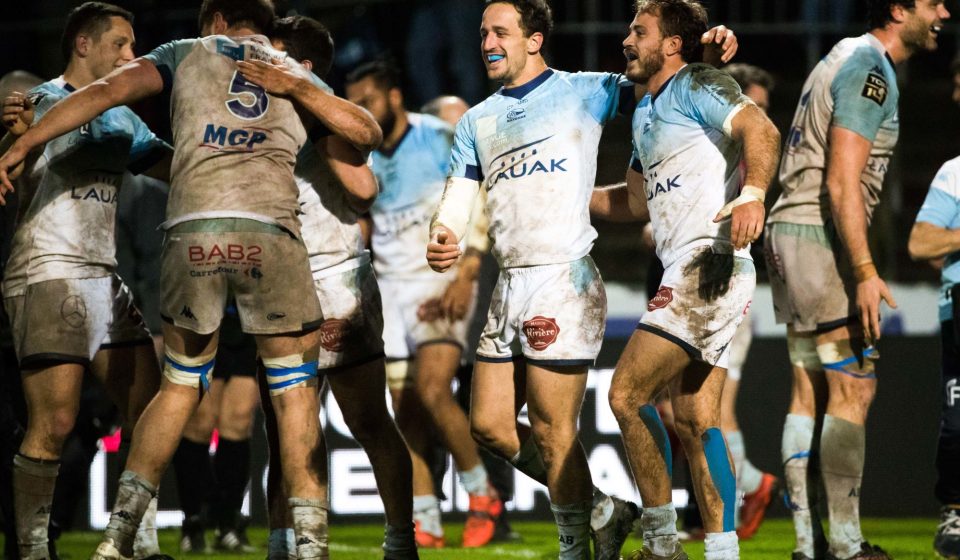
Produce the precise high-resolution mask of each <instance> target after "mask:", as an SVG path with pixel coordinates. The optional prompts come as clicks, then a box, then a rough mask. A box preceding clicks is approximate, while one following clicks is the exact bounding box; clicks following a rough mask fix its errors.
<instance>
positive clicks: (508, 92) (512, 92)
mask: <svg viewBox="0 0 960 560" xmlns="http://www.w3.org/2000/svg"><path fill="white" fill-rule="evenodd" d="M550 76H553V69H551V68H547V69H546V70H544V71H543V72H541V73H540V75H539V76H537V77H536V78H534V79H532V80H530V81H529V82H527V83H525V84H523V85H522V86H517V87H513V88H507V87H503V88H500V95H505V96H507V97H513V98H515V99H523V98H524V97H525V96H526V95H527V94H528V93H530V92H531V91H533V90H535V89H537V86H539V85H540V84H542V83H543V82H545V81H547V80H548V79H550Z"/></svg>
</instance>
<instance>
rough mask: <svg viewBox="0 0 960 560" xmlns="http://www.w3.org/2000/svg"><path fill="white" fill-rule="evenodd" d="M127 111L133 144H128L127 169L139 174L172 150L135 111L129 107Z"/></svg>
mask: <svg viewBox="0 0 960 560" xmlns="http://www.w3.org/2000/svg"><path fill="white" fill-rule="evenodd" d="M128 111H129V115H128V117H129V119H130V124H131V126H132V128H133V144H132V145H131V146H130V159H129V161H128V163H127V169H128V170H129V171H130V172H131V173H133V174H134V175H139V174H141V173H143V172H144V171H146V170H147V169H150V168H151V167H153V166H154V165H155V164H156V163H157V162H158V161H160V160H162V159H163V158H164V157H166V156H167V155H168V154H169V153H171V152H172V150H173V148H171V147H170V145H169V144H167V143H166V142H164V141H163V140H161V139H160V138H158V137H157V135H156V134H154V133H153V131H152V130H150V128H149V127H147V124H146V123H145V122H143V121H142V120H140V117H138V116H137V115H136V113H134V112H133V111H130V110H129V109H128Z"/></svg>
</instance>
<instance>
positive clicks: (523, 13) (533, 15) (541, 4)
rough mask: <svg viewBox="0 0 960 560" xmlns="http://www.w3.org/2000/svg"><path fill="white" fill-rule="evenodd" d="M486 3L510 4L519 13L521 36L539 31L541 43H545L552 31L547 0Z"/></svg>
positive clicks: (492, 0)
mask: <svg viewBox="0 0 960 560" xmlns="http://www.w3.org/2000/svg"><path fill="white" fill-rule="evenodd" d="M487 4H510V5H511V6H513V7H514V8H515V9H516V10H517V12H518V13H519V14H520V29H522V30H523V36H524V37H530V36H531V35H533V34H534V33H539V34H541V35H543V44H544V45H546V44H547V40H548V39H549V38H550V32H551V31H553V11H552V10H550V4H547V0H487Z"/></svg>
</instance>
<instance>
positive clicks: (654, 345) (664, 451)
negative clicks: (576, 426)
mask: <svg viewBox="0 0 960 560" xmlns="http://www.w3.org/2000/svg"><path fill="white" fill-rule="evenodd" d="M689 363H690V358H689V356H688V355H687V354H686V352H685V351H684V350H683V349H682V348H680V347H679V346H677V345H676V344H674V343H672V342H670V341H668V340H666V339H664V338H662V337H660V336H658V335H656V334H653V333H651V332H648V331H644V330H637V331H635V332H634V333H633V335H632V336H631V337H630V341H629V342H628V343H627V347H626V348H625V349H624V351H623V354H622V355H621V356H620V360H619V361H618V362H617V368H616V370H615V371H614V374H613V379H612V381H611V383H610V394H609V399H610V408H611V409H612V410H613V413H614V415H615V416H616V417H617V423H618V424H619V425H620V431H621V433H622V434H623V435H622V437H623V443H624V448H625V450H626V453H627V459H628V461H629V462H630V470H631V472H632V473H633V477H634V481H636V483H637V488H638V489H639V490H640V496H641V497H642V498H643V504H644V508H643V516H642V517H641V518H640V523H641V526H642V528H643V541H644V547H645V548H649V549H650V550H651V551H652V552H653V553H654V554H656V555H660V556H667V557H670V556H672V555H673V554H675V552H676V550H677V548H678V547H679V546H680V545H679V541H678V539H677V512H676V509H675V508H674V506H673V501H672V500H673V494H672V490H671V477H672V474H673V472H672V471H673V459H672V454H671V450H670V440H669V438H668V437H667V432H666V428H665V427H664V425H663V422H662V421H661V419H660V415H659V414H658V413H657V410H656V408H655V407H654V406H653V404H652V400H653V398H654V397H655V396H656V395H657V394H658V393H659V392H660V391H661V390H662V389H663V387H665V386H666V385H667V383H668V382H669V381H670V380H671V379H672V378H673V377H675V376H677V375H679V373H680V372H681V371H682V370H683V368H684V367H685V366H686V365H687V364H689Z"/></svg>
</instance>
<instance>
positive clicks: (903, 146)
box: [0, 0, 960, 516]
mask: <svg viewBox="0 0 960 560" xmlns="http://www.w3.org/2000/svg"><path fill="white" fill-rule="evenodd" d="M808 1H815V0H790V1H784V0H775V1H769V0H729V1H724V0H713V1H707V2H705V4H707V5H708V7H709V9H710V13H711V20H712V21H713V22H715V23H724V24H727V25H729V26H731V27H733V28H734V29H735V30H736V32H737V35H738V37H739V40H740V51H739V54H738V56H737V61H739V62H747V63H751V64H756V65H758V66H761V67H763V68H765V69H767V70H768V71H770V72H771V73H772V74H773V75H774V76H775V78H776V79H777V81H778V84H777V87H776V89H775V91H774V92H773V95H772V103H771V116H772V118H773V120H774V122H775V123H776V124H777V126H778V127H779V128H780V130H781V132H784V131H786V129H787V128H788V126H789V122H790V120H791V117H792V114H793V110H794V107H795V105H796V102H797V99H798V97H799V94H800V88H801V86H802V83H803V80H804V78H805V76H806V74H807V72H808V71H809V69H810V68H811V67H812V65H813V64H815V63H816V62H817V61H818V60H819V58H820V57H821V56H823V55H824V54H825V53H826V52H827V51H828V50H829V48H830V47H831V46H832V45H833V44H834V43H835V42H836V41H837V40H838V39H840V38H842V37H844V36H849V35H858V34H860V33H862V32H864V31H865V30H866V25H865V23H863V21H864V18H863V11H864V10H863V6H862V2H860V1H857V0H851V1H850V2H849V13H848V15H847V16H846V17H834V16H833V15H832V14H830V13H822V14H820V15H819V16H817V17H815V18H812V19H811V18H810V16H805V15H804V13H805V3H806V2H808ZM79 3H80V2H79V1H68V0H42V1H41V0H34V1H28V2H14V1H12V0H3V1H2V3H0V9H2V12H3V15H2V17H0V75H2V74H5V73H7V72H9V71H11V70H15V69H22V70H27V71H30V72H33V73H35V74H37V75H39V76H40V77H42V78H44V79H50V78H53V77H55V76H57V75H59V74H60V72H61V71H62V69H63V64H64V63H63V61H62V60H61V57H60V54H59V39H60V31H61V28H62V25H63V21H64V16H65V14H66V13H67V11H68V10H69V9H70V8H72V7H73V6H75V5H78V4H79ZM115 3H117V4H119V5H121V6H123V7H126V8H128V9H130V10H132V11H133V12H134V13H135V14H136V22H135V25H134V28H135V31H136V35H137V47H136V51H137V53H138V54H145V53H147V52H149V50H151V49H152V48H154V47H155V46H157V45H159V44H161V43H163V42H166V41H169V40H172V39H176V38H182V37H189V36H195V35H196V34H197V24H196V14H197V7H198V5H199V0H140V1H124V0H117V1H116V2H115ZM437 3H445V4H448V5H455V6H456V8H457V9H458V10H462V11H463V13H464V14H475V15H476V16H475V20H476V23H475V25H473V26H472V27H471V29H474V30H475V29H477V28H478V27H479V16H480V12H481V10H482V5H483V2H482V0H423V1H412V0H379V1H378V0H366V1H364V0H349V1H348V0H312V1H311V0H278V1H277V4H278V8H279V10H278V11H279V13H281V14H283V13H294V12H297V13H302V14H306V15H310V16H313V17H316V18H318V19H320V20H321V21H323V22H325V23H326V24H327V25H328V27H330V28H331V30H332V31H333V34H334V37H335V39H336V42H337V47H338V59H337V61H336V66H335V68H334V71H333V75H332V76H331V78H330V80H329V81H330V83H331V84H332V85H333V86H334V87H336V88H338V92H339V93H342V90H341V89H340V86H341V85H342V79H343V76H344V75H345V73H346V72H347V71H349V69H350V68H351V67H353V66H355V65H356V64H357V63H359V62H362V61H364V60H368V59H371V58H375V57H382V56H390V57H392V58H394V59H395V60H397V61H399V62H400V63H401V64H402V66H403V67H404V75H405V80H406V84H407V86H410V87H408V88H407V89H408V90H412V89H415V88H414V86H416V84H417V83H418V81H420V80H422V79H423V76H422V74H421V68H420V65H419V64H417V63H416V61H412V62H411V61H408V60H407V53H408V51H409V48H410V41H411V37H410V35H411V34H410V32H409V31H410V25H411V21H412V18H413V17H414V14H416V13H417V12H418V10H424V9H430V7H431V4H437ZM838 3H840V4H844V3H846V0H823V1H822V2H821V4H822V5H824V6H830V7H831V9H833V8H836V7H837V6H838V5H839V4H838ZM552 5H553V7H554V10H555V20H556V24H557V27H556V30H555V33H554V36H553V37H552V39H551V41H550V46H549V61H550V63H551V65H552V66H554V67H556V68H559V69H563V70H603V71H614V72H616V71H620V70H622V68H623V65H624V64H623V57H622V54H621V52H620V41H621V40H622V38H623V36H624V34H625V32H626V28H627V25H628V23H629V20H630V19H631V17H632V10H631V8H630V6H631V2H629V1H626V0H617V1H608V0H594V1H591V0H553V1H552ZM947 7H948V9H949V10H951V12H953V17H954V19H953V20H951V21H948V22H947V25H946V27H945V29H944V32H943V34H942V35H941V39H940V49H939V50H938V52H936V53H933V54H922V55H919V56H916V57H914V58H912V59H911V60H910V61H909V62H908V63H906V64H904V65H903V67H901V68H900V69H899V78H900V88H901V98H900V118H901V137H900V141H899V143H898V146H897V153H896V156H895V159H894V161H893V163H892V168H891V171H890V173H889V174H888V178H887V183H886V186H885V189H884V194H883V196H884V200H883V201H882V203H881V205H880V208H879V211H878V213H877V214H876V217H875V224H874V227H873V228H872V231H871V237H872V242H873V244H874V256H875V259H876V261H877V263H878V265H879V266H880V268H881V273H882V274H883V275H884V277H885V278H886V279H887V280H888V281H889V280H893V281H896V282H903V283H916V282H923V283H928V284H931V285H932V284H933V283H934V282H936V278H937V275H936V273H935V272H934V271H933V270H932V269H931V268H929V267H928V266H926V265H922V264H914V263H911V262H910V260H909V257H908V256H907V252H906V240H907V236H908V234H909V231H910V228H911V226H912V224H913V220H914V218H915V216H916V213H917V211H918V209H919V207H920V205H921V203H922V201H923V198H924V196H925V194H926V191H927V187H928V185H929V184H930V181H931V179H932V178H933V176H934V174H935V172H936V170H937V169H938V168H939V166H940V165H941V164H942V163H943V162H945V161H947V160H948V159H951V158H953V157H956V156H957V155H960V149H958V148H960V144H958V139H960V107H957V106H956V105H954V104H953V103H952V102H951V101H950V91H951V87H952V83H951V76H950V75H949V63H950V61H951V59H952V58H953V57H954V56H955V55H956V54H957V53H958V48H960V45H958V41H957V36H958V34H957V23H956V21H957V20H960V6H958V3H957V2H956V1H955V0H948V2H947ZM822 11H829V10H822ZM435 35H436V42H437V45H436V52H437V53H440V55H441V56H443V55H445V54H447V53H449V52H450V51H449V48H448V46H447V44H446V43H445V41H446V39H445V38H443V37H442V35H443V34H442V33H440V32H439V31H436V32H435ZM413 39H414V40H419V41H432V40H434V36H433V34H427V35H426V36H425V35H424V34H420V35H418V36H417V37H415V38H413ZM454 40H458V41H466V42H469V43H471V44H472V45H473V50H472V53H473V56H472V57H471V58H470V59H469V60H466V61H460V62H459V63H457V64H454V67H455V68H456V69H457V70H458V71H459V72H474V73H481V72H482V65H481V62H480V56H479V38H478V35H477V34H476V33H475V32H473V31H472V32H470V33H467V34H464V35H463V36H462V37H456V38H455V39H454ZM441 66H442V65H441ZM440 78H441V79H442V80H443V81H444V83H445V84H446V85H447V89H446V93H455V94H456V93H460V92H459V91H458V85H457V84H458V82H457V80H455V79H454V76H453V74H452V73H450V72H449V71H445V72H444V73H442V74H441V76H440ZM483 83H486V82H483ZM495 87H496V86H495V85H493V84H489V85H488V86H487V89H486V91H485V92H482V93H483V94H485V93H489V92H491V91H493V90H494V89H495ZM469 100H470V101H472V102H476V101H478V100H479V99H477V98H476V97H474V98H473V99H469ZM423 101H425V99H418V98H416V97H415V96H413V95H411V96H408V108H410V109H414V110H415V109H417V108H418V107H419V106H420V104H421V103H422V102H423ZM135 109H136V110H137V111H138V112H139V113H140V114H141V115H142V116H143V117H144V118H145V120H147V122H148V123H149V124H150V125H151V127H152V128H153V129H154V130H156V131H158V132H159V133H161V135H166V136H167V137H169V125H168V123H167V122H166V121H167V114H166V112H167V110H166V100H161V99H157V100H152V101H150V102H147V103H143V104H141V105H139V106H137V107H135ZM629 138H630V130H629V122H628V121H627V120H626V119H618V120H616V121H615V122H613V123H612V124H610V125H609V126H608V127H607V129H606V131H605V134H604V137H603V141H602V144H601V147H600V157H599V165H598V183H609V182H615V181H618V180H621V179H622V177H623V174H624V170H625V169H626V165H627V161H628V158H629V152H630V143H629ZM774 189H776V186H775V187H774ZM597 228H598V230H599V231H600V238H599V240H598V242H597V244H596V247H595V249H594V251H593V255H594V258H595V259H596V261H597V263H598V266H599V267H600V269H601V271H602V273H603V275H604V277H605V279H606V280H607V281H614V282H620V283H623V284H627V285H630V286H633V287H635V288H637V289H641V288H642V286H643V281H644V276H645V270H646V264H647V259H648V258H649V257H647V256H642V255H641V253H640V251H639V235H638V230H637V228H636V227H635V226H631V225H606V224H602V223H598V224H597ZM760 262H762V261H761V259H758V264H760ZM760 268H762V265H761V267H760ZM923 312H924V313H926V312H929V313H930V314H934V313H936V310H935V309H932V308H931V309H929V310H924V311H923ZM622 345H623V341H622V340H616V339H610V340H608V341H607V343H605V348H604V352H603V354H602V356H601V359H600V364H598V365H600V366H607V367H610V366H612V365H613V364H614V363H615V360H616V356H617V355H618V353H619V349H620V348H622ZM882 351H883V354H884V360H882V361H881V365H880V371H881V377H883V378H884V381H883V382H882V383H881V384H880V392H879V397H878V402H877V404H876V406H875V407H874V408H873V410H874V412H873V414H874V415H873V417H872V419H871V420H870V423H869V431H870V435H869V441H870V445H869V453H868V457H867V462H868V465H870V466H869V467H868V469H867V477H866V479H865V481H864V492H863V497H864V498H863V499H864V504H863V510H864V511H865V512H867V513H868V514H869V515H898V516H905V515H931V514H932V513H933V512H935V511H936V510H935V503H934V500H933V496H932V487H933V476H934V472H933V455H934V443H935V438H936V430H937V418H938V408H939V404H938V403H939V401H938V396H937V391H938V383H937V376H938V374H939V373H938V372H939V348H938V341H937V340H936V339H935V338H934V337H932V336H924V337H906V336H904V337H893V338H890V339H888V340H886V341H885V342H884V344H883V346H882ZM787 368H788V365H787V361H786V352H785V345H784V343H783V340H782V339H759V340H757V341H755V347H754V350H753V351H752V353H751V356H750V359H749V360H748V362H747V366H746V370H747V376H748V377H749V376H756V377H753V379H755V380H756V382H747V383H744V384H743V387H742V389H741V395H740V403H741V404H740V413H741V422H742V424H743V425H744V426H745V430H744V431H745V433H746V437H747V439H748V443H749V449H750V455H751V457H752V459H753V460H754V462H755V463H756V464H757V465H758V466H759V467H761V468H762V469H763V470H769V471H772V472H780V470H781V469H780V467H779V453H780V452H779V448H780V439H779V434H780V430H781V426H782V418H783V413H784V411H785V409H786V403H787V398H788V393H789V379H788V375H787ZM258 433H259V432H258ZM258 437H259V436H258ZM258 465H260V467H258ZM257 468H262V456H261V457H259V458H258V459H255V474H254V480H257V476H259V474H258V473H257V472H256V469H257ZM256 486H257V484H254V487H256ZM168 487H169V488H171V489H172V485H168ZM173 494H174V493H173V492H168V494H167V495H168V496H172V495H173ZM111 500H112V498H111ZM258 500H259V498H256V497H255V499H254V503H253V504H252V505H253V506H254V507H253V509H254V510H255V511H256V512H257V513H260V512H262V505H261V504H262V502H259V503H258ZM81 509H82V508H81ZM781 512H782V510H781ZM261 515H262V513H261Z"/></svg>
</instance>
